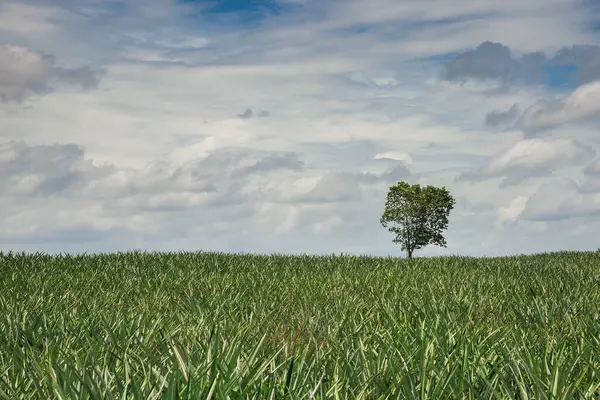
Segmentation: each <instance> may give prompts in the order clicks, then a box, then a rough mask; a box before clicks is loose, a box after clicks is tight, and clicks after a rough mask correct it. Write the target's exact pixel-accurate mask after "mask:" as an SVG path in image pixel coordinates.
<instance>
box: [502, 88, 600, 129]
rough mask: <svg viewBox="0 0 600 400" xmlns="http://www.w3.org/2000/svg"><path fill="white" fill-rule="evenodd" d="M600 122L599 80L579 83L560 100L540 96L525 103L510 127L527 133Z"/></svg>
mask: <svg viewBox="0 0 600 400" xmlns="http://www.w3.org/2000/svg"><path fill="white" fill-rule="evenodd" d="M590 122H591V123H594V124H596V126H600V125H598V124H599V123H600V81H599V82H592V83H588V84H585V85H583V86H580V87H579V88H577V89H576V90H575V91H573V92H572V93H570V94H569V95H567V96H565V97H563V98H562V99H549V100H548V99H542V100H540V101H538V102H536V103H535V104H533V105H531V106H529V107H528V108H527V109H525V110H524V111H523V113H522V114H521V115H520V116H519V117H518V119H517V120H516V121H515V124H514V127H515V128H518V129H522V130H523V131H525V132H527V133H528V134H530V135H533V134H536V133H540V132H545V131H548V130H551V129H554V128H557V127H560V126H563V125H567V124H575V123H590Z"/></svg>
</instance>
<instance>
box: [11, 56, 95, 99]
mask: <svg viewBox="0 0 600 400" xmlns="http://www.w3.org/2000/svg"><path fill="white" fill-rule="evenodd" d="M98 80H99V78H98V75H97V73H96V72H94V71H92V69H91V68H90V67H81V68H75V69H69V68H61V67H58V66H57V65H56V62H55V58H54V57H53V56H51V55H48V54H44V53H39V52H35V51H32V50H29V49H27V48H24V47H21V46H13V45H3V44H0V99H1V100H2V101H3V102H9V101H15V102H22V101H23V100H25V99H26V98H27V97H29V96H31V95H34V94H37V95H41V94H46V93H50V92H52V91H53V90H54V88H55V87H56V86H57V85H61V84H68V85H73V86H78V87H80V88H82V89H84V90H88V89H93V88H95V87H96V86H97V85H98Z"/></svg>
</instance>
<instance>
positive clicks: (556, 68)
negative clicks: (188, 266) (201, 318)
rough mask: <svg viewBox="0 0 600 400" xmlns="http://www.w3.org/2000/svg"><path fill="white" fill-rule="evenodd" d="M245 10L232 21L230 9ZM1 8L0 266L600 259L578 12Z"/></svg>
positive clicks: (595, 107)
mask: <svg viewBox="0 0 600 400" xmlns="http://www.w3.org/2000/svg"><path fill="white" fill-rule="evenodd" d="M242 3H243V4H244V6H236V4H242ZM208 4H209V3H208V2H201V1H197V2H195V1H185V2H182V1H175V0H153V1H149V2H148V1H141V0H120V1H114V0H110V1H108V0H77V1H74V0H73V1H72V0H58V1H54V2H47V1H41V0H32V1H14V0H3V1H0V250H4V251H7V250H11V249H13V250H19V251H20V250H25V251H38V250H39V251H48V252H84V251H87V252H98V251H102V252H105V251H117V250H128V249H147V250H218V251H228V252H277V253H292V252H293V253H332V252H335V253H339V252H344V253H356V254H373V255H400V254H401V253H400V249H399V248H398V247H397V245H395V244H393V243H392V239H393V238H392V237H391V234H390V233H389V232H387V230H386V229H384V228H383V227H381V225H380V224H379V217H380V215H381V213H382V211H383V206H384V203H385V195H386V191H387V189H388V188H389V186H390V185H392V184H394V183H396V182H398V181H399V180H406V181H409V182H411V183H420V184H423V185H428V184H432V185H436V186H446V187H447V188H448V189H449V190H450V192H451V193H452V194H453V195H454V196H455V198H456V200H457V204H456V207H455V209H454V210H453V211H452V213H451V216H450V225H449V229H448V231H447V232H446V238H447V242H448V247H447V248H436V247H430V248H426V249H424V250H422V251H420V252H419V253H418V255H424V256H430V255H442V254H464V255H503V254H516V253H534V252H542V251H554V250H562V249H580V250H596V249H597V248H598V247H600V245H599V244H598V241H597V239H596V238H595V236H597V232H598V231H600V154H598V153H597V150H598V146H599V145H600V31H599V30H598V26H600V16H599V15H598V14H597V11H598V10H597V8H594V7H592V4H591V2H589V1H584V0H581V1H579V0H575V1H574V0H551V1H548V0H530V1H521V0H519V1H517V0H507V1H503V2H498V1H492V0H480V1H458V0H457V1H449V0H443V1H442V0H426V1H423V0H418V1H417V0H414V1H412V0H408V1H401V2H398V1H396V0H368V1H367V0H348V1H343V2H340V1H334V0H325V1H322V0H319V1H317V0H302V1H297V0H276V1H274V2H271V3H269V4H265V2H258V1H256V2H254V1H247V2H216V3H214V4H213V3H210V5H208Z"/></svg>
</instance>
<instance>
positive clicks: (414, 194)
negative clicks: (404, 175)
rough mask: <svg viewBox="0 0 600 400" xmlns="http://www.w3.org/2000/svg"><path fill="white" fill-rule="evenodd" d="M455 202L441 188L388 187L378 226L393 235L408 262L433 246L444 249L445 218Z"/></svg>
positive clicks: (397, 185) (446, 223) (446, 191)
mask: <svg viewBox="0 0 600 400" xmlns="http://www.w3.org/2000/svg"><path fill="white" fill-rule="evenodd" d="M454 204H455V200H454V198H453V197H452V196H451V195H450V192H448V190H447V189H446V188H445V187H442V188H437V187H434V186H427V187H423V188H421V185H419V184H415V185H412V186H411V185H409V184H408V183H406V182H398V184H396V185H394V186H392V187H390V190H389V192H388V195H387V200H386V203H385V211H384V212H383V215H382V216H381V224H382V225H383V226H384V227H386V228H388V230H389V231H390V232H392V233H395V234H396V237H395V239H394V243H400V245H401V249H402V250H403V251H406V252H407V254H408V258H412V255H413V252H414V251H415V250H418V249H421V248H423V247H425V246H427V245H430V244H434V245H437V246H442V247H446V239H445V238H444V236H443V235H442V231H443V230H445V229H447V228H448V215H449V214H450V211H451V210H452V209H453V208H454Z"/></svg>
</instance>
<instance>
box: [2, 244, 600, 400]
mask: <svg viewBox="0 0 600 400" xmlns="http://www.w3.org/2000/svg"><path fill="white" fill-rule="evenodd" d="M599 312H600V252H595V253H593V252H588V253H586V252H562V253H550V254H539V255H532V256H515V257H503V258H465V257H441V258H427V259H425V258H424V259H413V260H406V259H394V258H375V257H358V256H320V257H315V256H279V255H272V256H266V255H265V256H262V255H229V254H220V253H140V252H131V253H116V254H107V255H77V256H74V255H73V256H70V255H62V256H50V255H43V254H15V253H9V254H6V253H4V254H2V253H0V397H2V398H6V399H19V398H24V399H36V398H40V399H47V398H62V399H70V398H72V399H75V398H76V399H86V398H114V399H117V398H119V399H120V398H134V396H135V398H167V399H175V398H182V399H188V398H189V399H196V398H202V399H206V398H219V399H225V398H231V399H237V398H240V399H242V398H261V399H263V398H264V399H266V398H273V399H276V398H288V399H307V398H310V396H314V398H319V399H320V398H332V399H333V398H341V399H344V398H348V399H354V398H356V399H363V398H364V399H367V398H369V399H385V398H389V399H396V398H421V399H424V398H431V399H453V398H470V399H484V398H485V399H488V398H489V399H492V398H507V399H508V398H513V399H526V398H529V399H531V398H535V399H538V398H544V399H559V398H560V399H566V398H600V386H599V385H600V317H599ZM122 396H124V397H122ZM336 396H337V397H336Z"/></svg>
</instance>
